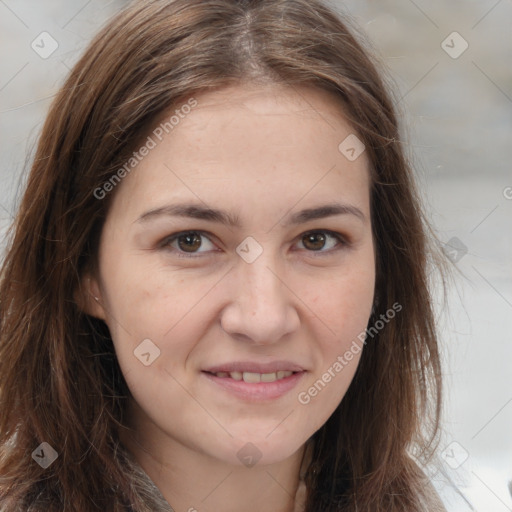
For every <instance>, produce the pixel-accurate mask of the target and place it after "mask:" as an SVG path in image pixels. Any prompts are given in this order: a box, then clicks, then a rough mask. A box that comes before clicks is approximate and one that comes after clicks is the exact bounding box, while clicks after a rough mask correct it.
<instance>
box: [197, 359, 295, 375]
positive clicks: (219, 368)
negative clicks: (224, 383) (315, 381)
mask: <svg viewBox="0 0 512 512" xmlns="http://www.w3.org/2000/svg"><path fill="white" fill-rule="evenodd" d="M203 371H205V372H209V373H218V372H227V373H230V372H241V373H244V372H250V373H275V372H279V371H291V372H302V371H304V368H303V367H302V366H300V365H298V364H296V363H292V362H291V361H272V362H268V363H257V362H254V361H234V362H232V363H223V364H218V365H215V366H211V367H210V368H207V369H205V370H203Z"/></svg>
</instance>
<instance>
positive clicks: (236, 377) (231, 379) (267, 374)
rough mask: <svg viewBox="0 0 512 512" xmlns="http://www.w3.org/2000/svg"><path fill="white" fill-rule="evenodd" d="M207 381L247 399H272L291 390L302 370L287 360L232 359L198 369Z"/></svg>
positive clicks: (301, 374) (300, 376)
mask: <svg viewBox="0 0 512 512" xmlns="http://www.w3.org/2000/svg"><path fill="white" fill-rule="evenodd" d="M202 373H203V375H204V376H205V377H207V379H208V381H210V382H212V383H214V384H215V385H216V386H220V387H221V388H222V389H224V390H225V391H228V392H229V393H231V394H234V395H236V396H237V397H238V398H242V399H243V400H249V401H260V400H270V399H276V398H279V397H280V396H283V395H284V394H286V393H287V392H289V391H291V389H293V388H294V387H295V386H296V385H297V383H298V382H299V380H301V378H302V377H303V376H304V374H305V373H306V371H305V370H304V368H303V367H302V366H300V365H298V364H296V363H293V362H290V361H273V362H269V363H257V362H243V361H239V362H232V363H226V364H220V365H217V366H212V367H210V368H208V369H207V370H203V371H202Z"/></svg>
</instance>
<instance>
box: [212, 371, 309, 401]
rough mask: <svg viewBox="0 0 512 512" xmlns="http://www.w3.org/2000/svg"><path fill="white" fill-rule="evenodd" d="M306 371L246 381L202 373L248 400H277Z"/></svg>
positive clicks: (289, 389)
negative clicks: (268, 378)
mask: <svg viewBox="0 0 512 512" xmlns="http://www.w3.org/2000/svg"><path fill="white" fill-rule="evenodd" d="M305 373H306V372H304V371H302V372H297V373H292V375H290V376H289V377H284V378H283V379H279V380H276V381H274V382H254V383H252V382H245V381H244V380H234V379H232V378H231V377H216V376H215V375H213V374H212V373H208V372H202V374H203V375H204V376H205V377H206V378H207V379H208V380H209V381H211V382H213V383H214V384H216V385H218V386H220V387H221V388H223V389H225V390H226V391H229V392H230V393H231V394H233V395H235V396H237V397H238V398H241V399H243V400H247V401H263V400H275V399H277V398H280V397H282V396H283V395H285V394H286V393H288V392H289V391H291V390H292V389H293V388H294V387H295V386H296V385H297V384H298V382H299V381H300V380H301V379H302V377H303V375H304V374H305Z"/></svg>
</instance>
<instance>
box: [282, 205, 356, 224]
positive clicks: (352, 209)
mask: <svg viewBox="0 0 512 512" xmlns="http://www.w3.org/2000/svg"><path fill="white" fill-rule="evenodd" d="M334 215H354V216H355V217H357V218H358V219H360V220H362V221H363V222H365V221H366V217H365V215H364V213H363V212H362V211H361V210H360V209H359V208H357V207H356V206H353V205H351V204H341V203H331V204H326V205H323V206H318V207H316V208H307V209H305V210H301V211H300V212H297V213H294V214H293V215H292V216H291V217H290V218H289V219H288V220H287V221H286V223H285V224H284V226H290V225H295V224H302V223H304V222H308V221H311V220H318V219H323V218H325V217H332V216H334Z"/></svg>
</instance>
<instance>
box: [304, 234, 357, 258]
mask: <svg viewBox="0 0 512 512" xmlns="http://www.w3.org/2000/svg"><path fill="white" fill-rule="evenodd" d="M331 240H332V241H331ZM301 242H302V245H303V246H304V247H305V248H306V249H307V250H308V251H314V252H321V253H327V252H330V249H335V248H336V246H337V245H340V246H344V245H347V244H346V242H345V239H344V238H343V237H342V236H341V235H340V234H338V233H334V232H330V231H310V232H309V233H306V234H304V235H303V236H302V238H301ZM322 249H325V250H322Z"/></svg>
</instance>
